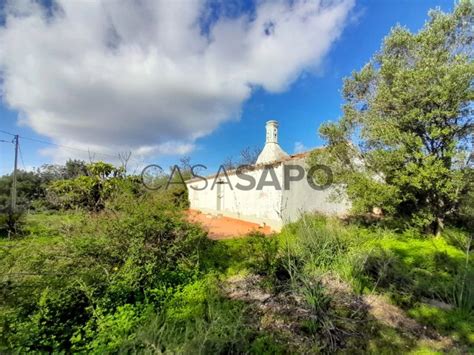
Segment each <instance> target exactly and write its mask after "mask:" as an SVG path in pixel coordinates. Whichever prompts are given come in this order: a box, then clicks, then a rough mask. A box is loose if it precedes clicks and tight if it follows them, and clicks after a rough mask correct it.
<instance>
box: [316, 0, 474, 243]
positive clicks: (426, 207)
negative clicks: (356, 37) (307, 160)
mask: <svg viewBox="0 0 474 355" xmlns="http://www.w3.org/2000/svg"><path fill="white" fill-rule="evenodd" d="M473 22H474V5H473V3H472V1H469V0H466V1H460V2H459V4H458V5H457V6H456V8H455V10H454V12H453V13H451V14H446V13H442V12H441V11H439V10H433V11H431V12H430V18H429V20H428V21H427V23H426V24H425V26H424V28H423V29H422V30H421V31H419V32H418V33H411V32H410V31H409V30H408V29H406V28H403V27H400V26H397V27H395V28H394V29H393V30H392V32H391V33H390V34H389V35H388V36H387V37H386V38H385V39H384V42H383V45H382V48H381V49H380V51H379V52H378V53H377V54H376V55H375V56H374V57H373V59H372V60H371V61H370V62H369V63H368V64H367V65H366V66H364V68H362V70H360V71H358V72H354V73H353V74H352V76H351V77H350V78H348V79H346V80H345V82H344V88H343V94H344V99H345V104H344V107H343V108H344V115H343V117H342V118H341V119H340V120H339V121H338V122H336V123H327V124H324V125H322V126H321V128H320V130H319V131H320V134H321V136H322V137H323V138H324V139H326V140H327V142H328V148H327V149H324V150H318V151H315V153H314V154H313V157H312V159H311V160H312V162H313V163H316V164H321V163H324V164H328V165H329V166H331V168H332V170H333V172H334V176H335V180H336V182H339V183H344V184H345V186H346V187H347V188H346V189H345V192H346V193H347V194H348V196H349V197H350V199H351V201H352V203H353V209H354V211H355V212H358V213H367V212H372V209H373V208H374V207H375V208H378V209H380V210H381V211H382V212H383V213H384V214H385V215H387V216H391V217H395V218H398V219H399V220H401V221H403V222H404V223H406V224H407V225H410V226H413V225H416V226H418V227H419V228H421V229H423V230H425V231H426V232H429V233H435V234H436V233H441V230H442V229H443V226H444V224H445V222H446V219H447V218H450V217H451V216H452V215H455V214H456V212H457V211H458V210H459V208H460V202H461V200H462V197H463V196H464V195H465V194H466V192H467V191H468V190H469V184H470V183H471V182H470V179H471V178H472V174H471V173H469V171H470V168H469V165H468V164H467V163H468V158H469V154H470V148H471V147H470V143H471V142H470V137H471V135H472V132H473V124H474V122H473V106H472V101H473V99H474V90H473V86H472V82H473V78H474V62H473V51H472V48H473V43H474V36H473V31H472V23H473Z"/></svg>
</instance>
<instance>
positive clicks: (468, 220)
mask: <svg viewBox="0 0 474 355" xmlns="http://www.w3.org/2000/svg"><path fill="white" fill-rule="evenodd" d="M463 19H466V21H471V22H467V23H468V24H469V23H472V6H469V3H468V2H460V5H458V7H457V8H456V11H455V13H454V15H446V14H441V13H439V12H435V13H433V15H432V19H431V20H430V22H428V24H427V25H426V28H425V29H424V30H423V31H422V32H420V34H417V35H413V34H411V33H409V32H408V31H406V30H404V29H400V28H397V29H395V30H394V31H393V33H392V34H391V35H390V36H389V37H388V38H387V39H386V42H385V45H384V47H383V49H382V52H381V54H380V55H379V56H377V58H376V60H375V61H374V63H372V65H371V66H368V67H366V68H365V69H363V70H362V71H361V72H360V73H356V74H354V77H353V78H352V79H349V80H348V81H347V82H346V88H345V94H346V96H347V97H346V98H347V99H348V106H347V107H346V113H345V114H346V116H345V117H344V119H343V120H342V121H341V122H340V123H338V124H335V125H327V126H325V127H324V128H323V129H322V133H323V134H324V135H325V136H326V137H327V138H328V139H329V143H330V146H329V149H328V150H326V151H319V153H315V155H313V157H312V159H316V158H317V159H323V160H324V159H327V160H326V161H327V162H329V163H331V164H334V166H335V167H336V170H335V172H336V178H337V181H338V182H345V183H346V184H347V188H348V189H347V191H348V194H349V197H351V199H352V202H353V205H354V207H355V210H356V211H357V212H364V213H367V212H370V209H371V208H372V207H374V206H375V207H378V206H383V208H382V210H383V212H384V214H385V215H384V216H377V217H376V218H362V219H361V218H358V217H359V216H357V215H356V216H350V217H349V218H347V219H345V220H340V219H336V218H330V217H325V216H320V215H314V214H307V215H304V216H302V217H301V219H300V220H299V221H298V222H296V223H292V224H289V225H287V226H285V228H284V229H283V230H282V231H281V232H280V233H278V234H274V235H272V236H264V235H262V234H259V233H257V232H256V233H251V234H250V235H248V236H246V238H240V239H233V240H223V241H214V240H211V239H209V238H208V237H207V234H206V232H205V231H204V230H203V229H202V228H201V227H200V226H198V225H195V224H191V223H189V222H188V221H187V219H186V213H185V208H186V207H187V191H186V189H185V188H184V186H183V185H182V184H174V182H179V180H180V179H181V177H184V178H186V177H188V176H189V160H187V159H183V164H182V165H183V169H182V174H181V175H173V176H172V178H171V180H168V179H167V178H166V177H161V176H158V177H156V176H152V177H151V178H152V180H151V181H152V182H153V183H156V184H157V185H159V186H161V185H168V186H169V187H170V188H169V189H166V190H165V189H159V190H157V191H150V190H147V189H145V188H144V187H143V185H142V184H141V181H140V177H137V176H130V175H127V174H126V171H125V169H124V168H117V167H115V166H113V165H110V164H107V163H103V162H96V163H91V164H86V163H84V162H81V161H69V162H67V163H66V165H65V166H60V165H48V166H44V167H42V168H40V169H39V170H38V171H36V172H20V173H19V175H18V191H19V199H18V201H19V206H18V209H17V210H15V211H11V209H10V208H9V204H10V185H11V176H4V177H1V178H0V255H1V257H0V282H1V291H0V292H1V294H0V352H2V353H25V352H35V353H52V352H54V353H56V352H57V353H72V352H79V353H180V354H181V353H184V354H196V353H199V354H214V353H246V354H247V353H250V354H261V353H271V354H285V353H321V352H323V353H328V352H343V353H361V352H362V353H365V352H368V353H375V354H379V353H405V352H413V353H414V352H420V353H440V352H453V353H468V352H472V351H474V262H473V259H472V252H473V240H472V239H473V231H474V229H473V224H472V223H473V220H474V214H473V191H474V190H473V185H472V169H471V168H470V167H469V166H459V167H456V168H455V165H456V163H457V162H459V161H460V160H458V158H457V157H455V155H456V154H455V153H457V152H459V151H460V150H462V148H463V147H462V146H460V142H461V138H463V137H461V136H462V135H463V134H464V133H465V132H464V129H465V128H466V127H464V128H463V127H459V125H465V124H466V122H470V121H468V120H469V119H470V117H467V116H465V115H464V116H463V115H462V114H463V113H465V110H471V109H472V103H471V104H468V105H467V106H466V100H468V99H470V100H472V57H469V58H466V56H465V55H464V54H461V53H459V55H458V54H456V55H454V54H453V53H452V46H456V45H458V44H459V43H464V44H470V43H471V42H469V41H470V40H471V39H469V38H471V37H469V38H464V37H463V36H464V35H466V33H465V32H464V31H466V28H465V23H463V22H462V20H463ZM471 32H472V29H471ZM470 34H471V35H472V33H470ZM459 36H461V37H459ZM447 45H449V46H447ZM432 56H434V58H432ZM431 59H433V61H431ZM408 64H409V65H408ZM425 67H426V68H428V69H426V70H425V69H424V68H425ZM389 69H390V70H389ZM442 75H445V76H446V77H447V78H448V79H449V80H441V79H440V76H442ZM469 75H471V77H470V80H471V81H469V83H470V84H469V85H467V86H468V87H466V82H467V81H466V77H467V76H469ZM435 79H436V80H435ZM438 79H440V80H438ZM430 81H433V82H436V83H438V84H436V85H434V84H433V85H428V84H427V83H428V82H430ZM446 85H447V86H448V89H449V88H452V89H453V91H452V92H451V91H450V94H449V95H448V96H445V95H446V92H447V91H446V90H447V87H446ZM400 88H402V89H403V90H402V89H400ZM469 90H470V91H469ZM448 91H449V90H448ZM410 93H411V94H410ZM453 93H455V94H453ZM408 94H410V95H408ZM405 95H408V96H405ZM438 95H441V96H439V97H438ZM451 95H454V98H453V100H451V101H450V100H448V99H449V98H450V97H451ZM469 95H471V96H469ZM408 99H412V100H413V102H414V103H416V105H407V104H406V103H405V101H406V100H408ZM425 99H426V100H427V102H425V101H424V100H425ZM441 99H442V100H441ZM439 100H441V101H439ZM382 101H383V102H382ZM400 102H401V103H400ZM409 102H411V101H409ZM439 102H441V103H444V102H446V104H445V105H444V106H443V107H438V106H439V105H438V106H436V105H437V103H439ZM361 104H362V106H361ZM421 104H423V105H421ZM430 105H431V106H430ZM433 105H435V106H433ZM428 106H430V107H432V106H433V107H435V108H434V109H433V108H432V109H431V111H430V108H429V107H428ZM392 110H393V112H392ZM461 111H462V112H461ZM450 113H452V115H450ZM381 119H383V121H382V120H381ZM440 120H441V121H443V120H444V121H443V122H441V121H440ZM453 120H454V121H455V122H454V121H453ZM456 120H458V121H456ZM440 122H441V123H440ZM358 126H360V127H362V131H360V132H361V133H362V138H363V141H362V142H363V143H364V144H363V148H364V149H362V153H363V159H361V160H360V163H361V164H363V165H364V167H365V168H366V169H367V170H360V169H359V170H358V169H354V170H351V171H347V170H344V169H342V168H343V165H341V162H344V159H346V158H350V155H351V154H353V153H354V154H356V153H357V149H356V148H355V147H354V145H351V144H348V138H349V136H350V135H351V134H352V133H353V132H355V131H356V127H358ZM459 129H461V130H459ZM466 129H467V128H466ZM423 137H424V138H427V139H428V140H429V141H430V142H432V143H433V144H434V146H433V147H432V148H433V150H430V149H429V147H427V146H426V144H425V142H424V140H423V139H422V138H423ZM438 143H439V144H438ZM430 144H431V143H430ZM247 153H248V152H247ZM328 153H329V154H328ZM359 153H360V152H359ZM316 154H321V155H316ZM325 154H326V155H325ZM357 154H358V153H357ZM247 156H248V159H250V160H253V159H254V154H250V153H248V154H247ZM352 158H353V157H352ZM341 159H342V160H341ZM338 164H339V165H338ZM348 166H349V165H348ZM374 176H375V177H376V178H375V179H374ZM155 178H156V179H155ZM160 179H162V180H160ZM365 217H368V216H367V215H365ZM369 217H370V216H369ZM372 217H374V216H372ZM440 219H441V220H440ZM441 222H442V223H443V224H444V229H442V228H440V227H441V224H440V223H441ZM420 227H423V228H420ZM424 227H428V228H424ZM433 227H434V228H433ZM426 231H431V232H437V233H435V234H436V235H434V234H429V233H426Z"/></svg>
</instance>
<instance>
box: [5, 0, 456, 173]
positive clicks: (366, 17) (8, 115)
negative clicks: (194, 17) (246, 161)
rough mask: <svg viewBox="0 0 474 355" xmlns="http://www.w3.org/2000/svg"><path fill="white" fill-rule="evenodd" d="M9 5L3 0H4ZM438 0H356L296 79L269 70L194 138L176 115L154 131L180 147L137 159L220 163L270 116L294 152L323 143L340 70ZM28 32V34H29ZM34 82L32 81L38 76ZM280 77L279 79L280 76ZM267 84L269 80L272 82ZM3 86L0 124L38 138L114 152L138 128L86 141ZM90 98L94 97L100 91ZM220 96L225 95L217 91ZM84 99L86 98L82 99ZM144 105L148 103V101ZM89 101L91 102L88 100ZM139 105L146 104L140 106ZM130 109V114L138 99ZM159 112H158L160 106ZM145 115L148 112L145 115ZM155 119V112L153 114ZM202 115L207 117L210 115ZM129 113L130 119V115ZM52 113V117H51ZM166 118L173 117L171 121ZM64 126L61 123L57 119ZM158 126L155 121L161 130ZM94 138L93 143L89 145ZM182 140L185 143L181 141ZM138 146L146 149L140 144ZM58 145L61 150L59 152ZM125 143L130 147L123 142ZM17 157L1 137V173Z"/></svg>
mask: <svg viewBox="0 0 474 355" xmlns="http://www.w3.org/2000/svg"><path fill="white" fill-rule="evenodd" d="M4 6H5V4H3V7H4ZM437 6H439V7H441V9H442V10H443V11H451V10H452V8H453V2H452V1H428V0H420V1H409V0H406V1H395V0H382V1H380V0H379V1H357V2H356V3H355V6H353V7H352V8H351V10H350V12H349V13H348V14H347V16H346V17H345V18H344V25H343V27H342V30H341V34H340V36H339V37H338V38H337V39H334V40H331V41H330V46H329V49H328V51H327V52H325V53H324V55H322V56H319V57H318V60H319V59H321V60H320V62H319V64H318V65H317V66H315V67H311V65H309V66H308V65H307V62H305V63H306V64H305V65H304V66H303V69H301V67H298V68H299V69H298V70H297V79H294V78H293V79H289V80H287V79H285V83H286V84H285V85H283V86H284V88H283V89H281V88H280V87H279V88H277V89H275V90H273V89H272V88H271V85H273V84H268V83H269V82H270V81H269V80H270V79H271V78H270V79H268V78H265V80H266V81H262V82H263V83H264V84H263V85H255V86H253V88H252V90H251V91H250V94H245V93H243V94H242V95H241V96H239V98H238V99H236V100H235V102H232V103H231V104H229V105H230V106H229V107H230V108H228V107H226V108H225V109H226V110H227V111H226V112H228V116H229V117H228V118H226V119H221V120H220V121H219V122H218V123H213V124H212V125H209V128H206V129H207V132H205V133H200V134H199V135H197V137H194V138H189V137H191V136H192V129H194V130H195V129H196V128H190V130H191V131H190V132H191V133H189V132H188V131H186V132H185V133H183V132H181V131H180V128H179V127H178V126H179V125H180V122H178V121H177V122H176V124H177V128H174V127H171V128H169V127H168V126H166V129H169V130H170V132H175V131H176V132H178V131H179V132H180V133H179V136H173V135H172V134H171V133H169V134H168V133H167V135H166V136H165V135H163V136H160V135H159V134H157V138H156V139H157V140H166V139H168V137H172V139H173V140H174V139H175V137H179V139H182V141H180V143H179V144H180V145H179V146H178V145H177V146H176V148H174V145H166V147H165V148H163V147H160V148H157V149H155V148H153V149H155V150H153V149H150V151H151V153H150V154H144V155H142V156H140V159H139V160H140V161H141V163H142V164H143V163H158V164H160V165H161V166H163V167H166V166H169V165H171V164H174V163H176V162H178V160H179V157H180V156H181V155H182V154H173V150H175V151H176V152H181V153H183V152H184V153H185V155H189V156H190V157H191V161H192V162H194V163H201V164H204V165H206V166H208V167H209V170H215V169H217V167H218V166H219V164H220V163H221V162H222V161H223V160H224V159H225V158H226V157H229V156H234V157H237V156H238V155H239V152H240V150H241V149H242V148H244V147H246V146H260V147H261V146H263V143H264V137H265V134H264V125H265V122H266V121H267V120H269V119H275V120H278V121H279V123H280V137H279V138H280V144H281V146H282V148H283V149H284V150H285V151H287V152H288V153H290V154H291V153H294V150H295V145H298V146H300V148H301V146H304V147H306V148H311V147H316V146H320V145H322V144H323V142H322V141H321V139H320V138H319V136H318V134H317V129H318V127H319V125H320V124H321V123H322V122H324V121H327V120H336V119H337V118H338V117H339V115H340V114H341V110H340V108H341V104H342V98H341V92H340V90H341V86H342V80H343V78H344V77H346V76H348V75H350V73H351V72H352V71H353V70H358V69H360V68H361V67H362V66H363V65H364V64H365V63H366V62H367V61H368V60H369V58H370V57H371V56H372V55H373V54H374V52H376V51H377V50H378V49H379V48H380V44H381V41H382V39H383V37H384V36H385V35H387V34H388V32H389V31H390V28H391V27H393V26H394V25H395V24H397V23H400V24H401V25H404V26H406V27H408V28H409V29H410V30H412V31H417V30H419V29H420V28H421V27H422V26H423V24H424V22H425V21H426V19H427V12H428V10H429V9H430V8H434V7H437ZM248 9H249V7H248V4H247V5H245V6H243V7H242V9H238V12H239V13H240V12H245V11H248ZM26 40H28V37H27V39H26ZM313 40H314V39H313ZM0 41H1V40H0ZM0 43H1V42H0ZM31 51H32V52H31V53H30V55H31V56H32V57H33V60H34V55H35V52H34V49H31ZM287 51H292V48H287ZM0 57H1V49H0ZM46 58H48V57H46ZM42 63H43V65H45V63H47V62H45V61H43V62H42ZM0 64H1V62H0ZM12 68H13V67H12ZM15 70H16V69H11V73H10V72H7V73H6V74H8V75H10V74H12V73H13V74H12V75H14V74H15V73H16V72H15ZM3 76H4V77H5V73H3ZM262 80H263V79H262ZM32 85H34V81H33V84H32ZM275 85H279V83H277V84H275ZM262 86H267V88H264V87H262ZM268 87H270V89H268ZM28 88H29V90H33V89H34V87H31V86H28ZM7 89H8V88H7ZM45 90H47V89H45ZM3 92H4V97H3V100H2V104H1V105H0V130H3V131H7V132H12V133H17V134H20V135H21V136H25V137H30V138H34V139H38V140H41V141H46V142H56V143H59V144H61V145H63V146H72V147H77V148H78V149H82V150H87V149H91V150H92V151H96V150H97V152H98V153H104V154H107V157H108V156H109V155H113V152H117V151H118V150H120V142H121V141H124V137H125V139H126V137H127V131H130V132H132V131H133V129H131V128H130V126H127V125H125V124H122V123H123V122H122V121H115V124H113V125H110V126H109V129H110V130H111V132H113V133H111V135H116V136H117V137H118V138H117V142H118V143H116V141H110V142H111V143H110V144H111V147H113V148H111V150H103V149H102V148H101V146H100V145H98V144H97V139H98V141H99V142H100V141H101V139H102V137H103V139H104V145H107V144H108V138H107V137H106V136H107V133H101V134H100V135H99V134H98V135H97V136H98V138H97V139H96V141H94V140H92V138H91V140H90V141H87V140H88V139H87V138H88V137H87V136H88V134H87V131H85V132H86V133H85V135H83V136H78V135H75V134H74V129H73V130H72V131H61V130H59V128H58V129H57V130H56V128H57V126H54V125H51V126H44V127H43V126H40V124H43V123H44V122H50V121H49V120H48V119H46V118H44V116H41V115H40V114H39V113H38V112H42V110H41V109H42V108H41V107H39V108H36V111H34V112H35V115H36V116H35V117H36V118H34V119H29V118H28V113H27V112H28V110H23V112H21V111H22V110H21V107H23V106H22V105H24V107H27V108H28V107H30V106H31V104H30V103H25V104H23V101H22V99H21V98H19V96H18V95H17V96H13V95H12V96H10V97H5V88H3ZM229 95H230V94H229ZM91 96H92V95H91ZM242 97H243V98H244V99H242ZM89 99H90V100H94V99H95V98H94V97H92V98H89ZM218 100H223V99H221V98H219V99H218ZM12 102H13V103H14V105H13V106H16V107H17V108H18V107H19V108H20V109H15V108H9V104H10V106H11V103H12ZM81 104H82V105H84V103H81ZM170 104H175V105H178V106H179V105H180V96H179V94H177V95H175V96H173V103H170ZM86 105H87V102H86ZM144 105H147V103H145V104H144ZM91 107H94V106H93V105H92V104H91ZM142 108H143V105H141V106H140V107H139V108H138V110H141V109H142ZM219 108H220V106H219ZM127 109H128V107H127ZM152 109H153V106H152V105H151V104H150V110H152ZM66 110H67V107H66ZM46 111H47V110H46ZM20 112H21V113H20ZM31 112H33V111H31ZM57 112H67V111H61V110H59V109H58V110H57V111H56V114H57ZM130 112H131V115H132V116H133V105H132V108H131V109H130ZM92 114H94V112H92ZM200 114H202V115H205V111H203V112H199V113H197V114H196V115H197V116H196V117H201V116H199V115H200ZM157 115H159V114H158V113H157ZM189 115H190V116H192V115H193V112H192V111H190V113H189ZM127 117H128V116H127ZM159 117H161V116H159ZM203 117H204V116H203ZM144 119H145V118H144ZM146 119H147V120H148V118H146ZM152 119H153V118H150V120H152ZM199 119H200V120H204V119H205V118H199ZM122 120H123V119H122ZM131 120H132V121H133V119H131ZM20 121H21V122H23V123H21V122H20ZM53 121H54V120H51V122H53ZM171 121H172V120H171ZM147 122H151V121H147ZM167 124H168V125H172V122H171V123H167ZM137 125H142V122H137ZM63 126H64V125H61V126H60V127H63ZM122 126H123V127H122ZM33 127H34V128H33ZM160 127H161V126H160ZM160 127H157V128H156V129H157V130H160ZM192 127H195V126H192ZM49 129H51V131H49ZM80 129H82V128H81V126H78V128H77V130H80ZM121 130H123V131H121ZM150 131H151V132H150ZM152 131H153V129H150V130H148V131H147V129H146V127H145V128H144V133H143V134H144V135H145V134H146V135H147V137H148V136H149V137H150V138H149V139H150V140H153V137H154V136H153V132H152ZM65 132H72V133H71V137H68V136H67V133H65ZM104 132H108V131H104ZM50 133H51V134H50ZM131 134H133V135H137V137H138V138H137V139H138V140H139V139H140V131H136V132H135V131H133V133H131ZM176 134H178V133H176ZM90 135H91V137H92V136H94V134H93V133H92V132H91V133H90ZM58 137H59V138H58ZM81 137H85V138H81ZM0 139H3V140H10V139H11V137H10V136H8V135H6V134H3V133H0ZM81 139H84V141H81ZM170 139H171V138H170ZM91 142H92V143H91ZM134 142H135V141H133V140H131V141H130V142H127V144H126V147H135V146H136V145H134V144H135V143H134ZM89 143H90V144H91V146H92V147H93V148H90V147H89V145H88V144H89ZM158 143H162V142H161V141H160V142H157V144H158ZM117 144H118V145H117ZM183 144H184V145H185V146H186V147H187V148H182V147H183ZM45 149H50V151H49V153H48V152H46V153H45V151H44V150H45ZM137 149H138V148H137ZM139 149H142V151H147V149H146V148H143V147H140V148H139ZM21 150H22V158H23V159H20V168H23V167H26V168H31V167H33V166H40V165H41V164H44V163H50V162H53V161H61V159H64V158H66V157H67V156H72V157H78V156H79V157H83V155H81V154H79V152H78V151H73V150H68V149H65V148H58V147H55V146H48V145H46V144H43V143H39V142H33V141H31V140H26V139H21ZM58 150H59V151H61V152H60V154H59V155H58ZM123 150H127V149H126V148H124V149H123ZM163 152H164V153H163ZM78 154H79V155H78ZM12 157H13V146H12V145H11V144H7V143H0V173H2V174H4V173H8V172H10V171H11V169H12V165H13V162H12ZM102 157H104V158H106V156H105V155H103V156H102V155H100V154H96V155H95V158H96V159H100V158H102ZM137 164H138V163H137Z"/></svg>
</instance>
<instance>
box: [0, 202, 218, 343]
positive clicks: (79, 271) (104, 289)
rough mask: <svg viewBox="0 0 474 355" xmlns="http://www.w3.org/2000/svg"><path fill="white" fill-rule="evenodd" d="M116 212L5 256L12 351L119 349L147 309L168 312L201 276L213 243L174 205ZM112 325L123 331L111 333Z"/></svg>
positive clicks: (124, 206)
mask: <svg viewBox="0 0 474 355" xmlns="http://www.w3.org/2000/svg"><path fill="white" fill-rule="evenodd" d="M125 200H126V201H128V198H127V197H125ZM116 206H117V209H115V210H113V211H112V210H109V211H104V212H102V213H100V214H96V215H94V216H90V217H87V220H86V221H85V222H86V223H83V224H78V225H75V226H74V227H73V228H69V229H67V230H64V231H63V233H64V234H62V235H61V236H54V235H55V234H54V233H53V234H51V235H50V236H44V237H39V238H38V239H34V238H35V237H30V238H26V239H24V240H23V241H22V242H17V243H16V244H11V248H10V247H9V248H7V249H6V250H5V253H7V254H5V258H3V259H2V262H1V263H0V268H1V272H2V273H3V274H5V275H11V276H8V277H6V278H4V279H3V280H2V286H3V290H4V291H5V292H6V295H7V296H8V297H5V298H4V300H3V304H2V305H1V310H2V311H1V312H0V324H1V327H2V333H3V334H2V336H3V340H2V342H3V343H4V344H5V345H4V346H3V347H4V348H6V349H16V350H18V351H46V352H50V351H56V350H60V349H62V350H68V349H69V350H73V349H74V350H76V351H86V350H94V351H95V350H97V351H105V350H104V349H107V351H113V349H117V348H118V347H119V346H121V345H120V344H122V342H127V341H130V340H131V338H130V337H129V333H130V332H133V330H134V329H135V326H137V327H138V326H139V323H141V322H142V321H144V319H145V318H146V315H145V313H146V312H148V311H147V310H148V308H147V305H153V307H162V306H163V304H165V303H166V301H167V299H168V298H169V296H170V295H171V294H173V293H174V292H176V291H177V290H178V289H180V288H181V287H182V286H183V285H186V284H188V283H190V282H193V280H194V279H195V277H197V275H199V273H200V272H201V269H200V259H201V254H203V253H204V252H205V250H206V248H209V246H210V245H211V244H212V242H211V241H210V240H209V239H208V238H207V237H206V234H205V232H203V231H202V230H201V229H200V228H199V227H197V226H195V225H191V224H189V223H187V222H186V221H184V220H183V218H182V215H181V213H180V212H179V211H177V210H176V209H173V208H172V207H170V206H172V204H171V203H170V202H168V201H166V200H165V201H162V200H160V199H159V198H158V197H156V198H149V199H142V200H141V201H139V200H135V204H130V203H126V202H125V201H123V202H122V203H120V202H116ZM44 217H46V215H45V216H44ZM41 233H45V234H48V230H42V231H41ZM34 243H36V244H37V245H36V246H34ZM167 290H169V291H167ZM129 317H130V318H131V319H130V320H128V318H129ZM125 318H127V319H125ZM124 322H125V323H124ZM109 327H111V329H115V330H114V332H115V333H111V334H107V330H106V329H107V328H109Z"/></svg>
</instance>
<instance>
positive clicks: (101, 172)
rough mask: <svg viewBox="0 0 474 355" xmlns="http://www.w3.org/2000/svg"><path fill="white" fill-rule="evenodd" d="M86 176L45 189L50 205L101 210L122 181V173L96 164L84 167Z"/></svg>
mask: <svg viewBox="0 0 474 355" xmlns="http://www.w3.org/2000/svg"><path fill="white" fill-rule="evenodd" d="M86 168H87V175H81V176H78V177H76V178H74V179H64V180H55V181H53V182H51V183H50V185H49V187H48V189H47V196H48V200H49V202H50V203H51V205H53V206H56V207H59V208H63V209H74V208H85V209H88V210H92V211H98V210H101V209H102V208H103V207H104V205H105V201H106V200H107V199H108V198H109V197H110V196H111V194H112V192H113V191H114V190H116V189H117V188H118V186H119V182H120V181H121V180H123V179H124V171H123V169H121V168H115V167H114V166H113V165H111V164H107V163H103V162H97V163H92V164H89V165H87V166H86Z"/></svg>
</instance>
